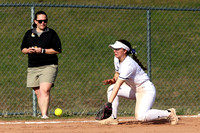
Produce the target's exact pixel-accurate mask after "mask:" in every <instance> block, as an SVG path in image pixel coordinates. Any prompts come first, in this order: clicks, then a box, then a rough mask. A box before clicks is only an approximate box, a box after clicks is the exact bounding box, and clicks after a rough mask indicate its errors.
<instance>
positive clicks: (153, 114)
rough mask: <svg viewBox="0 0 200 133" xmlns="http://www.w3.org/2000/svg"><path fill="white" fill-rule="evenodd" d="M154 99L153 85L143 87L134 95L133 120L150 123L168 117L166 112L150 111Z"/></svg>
mask: <svg viewBox="0 0 200 133" xmlns="http://www.w3.org/2000/svg"><path fill="white" fill-rule="evenodd" d="M155 97H156V90H155V87H154V85H153V84H147V85H145V86H143V88H141V89H140V90H138V92H137V93H136V107H135V118H136V119H137V120H140V121H151V120H155V119H157V118H162V117H168V116H169V115H170V112H168V111H167V110H157V109H151V108H152V106H153V103H154V101H155Z"/></svg>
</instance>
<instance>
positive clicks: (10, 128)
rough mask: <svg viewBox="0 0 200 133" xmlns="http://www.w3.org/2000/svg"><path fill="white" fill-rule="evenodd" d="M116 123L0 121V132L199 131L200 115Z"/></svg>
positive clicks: (122, 118) (63, 120) (88, 119)
mask: <svg viewBox="0 0 200 133" xmlns="http://www.w3.org/2000/svg"><path fill="white" fill-rule="evenodd" d="M119 120H120V121H119V125H100V124H99V123H98V122H97V121H95V120H94V118H85V119H84V118H82V119H62V120H61V119H59V120H40V121H0V133H200V116H190V117H188V116H187V117H186V116H181V117H179V123H178V124H177V125H170V123H169V122H168V121H166V120H164V119H161V120H157V121H153V122H148V123H141V122H138V121H136V120H134V119H133V118H132V117H120V118H119Z"/></svg>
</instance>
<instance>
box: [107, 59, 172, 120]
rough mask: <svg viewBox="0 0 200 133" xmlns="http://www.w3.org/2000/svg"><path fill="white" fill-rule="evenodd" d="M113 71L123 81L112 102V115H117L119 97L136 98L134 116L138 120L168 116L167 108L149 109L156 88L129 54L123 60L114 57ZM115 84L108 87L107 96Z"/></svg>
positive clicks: (108, 96) (114, 116)
mask: <svg viewBox="0 0 200 133" xmlns="http://www.w3.org/2000/svg"><path fill="white" fill-rule="evenodd" d="M114 66H115V71H116V72H118V73H119V77H118V78H119V79H121V80H124V81H125V82H124V83H123V84H122V85H121V86H120V88H119V91H118V94H117V96H116V97H115V99H114V101H113V103H112V108H113V112H112V117H113V118H116V117H117V109H118V105H119V97H124V98H128V99H132V100H136V107H135V118H136V119H137V120H140V121H151V120H154V119H157V118H160V117H168V116H169V114H170V113H169V112H168V111H167V110H156V109H151V108H152V105H153V103H154V100H155V97H156V89H155V87H154V85H153V83H152V82H151V81H150V80H149V77H148V76H147V74H146V73H145V72H144V71H143V69H142V68H141V67H140V66H139V65H138V64H137V62H135V61H134V60H133V59H132V58H131V57H130V56H127V57H126V58H125V59H124V60H123V62H119V59H118V58H116V57H114ZM114 85H115V84H113V85H110V86H109V87H108V91H107V92H108V94H107V98H108V99H109V98H110V95H111V93H112V90H113V87H114Z"/></svg>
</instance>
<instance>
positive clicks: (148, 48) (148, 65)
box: [147, 10, 151, 80]
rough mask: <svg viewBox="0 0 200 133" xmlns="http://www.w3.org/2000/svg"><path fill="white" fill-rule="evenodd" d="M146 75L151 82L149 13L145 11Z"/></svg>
mask: <svg viewBox="0 0 200 133" xmlns="http://www.w3.org/2000/svg"><path fill="white" fill-rule="evenodd" d="M147 71H148V72H147V74H148V76H149V78H150V80H151V11H150V10H147Z"/></svg>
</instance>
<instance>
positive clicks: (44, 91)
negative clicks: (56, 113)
mask: <svg viewBox="0 0 200 133" xmlns="http://www.w3.org/2000/svg"><path fill="white" fill-rule="evenodd" d="M51 86H52V83H40V110H41V113H42V116H44V115H48V108H49V101H50V90H51Z"/></svg>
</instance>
